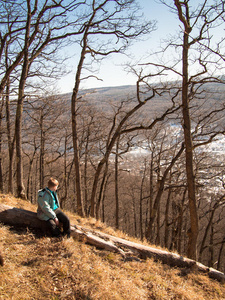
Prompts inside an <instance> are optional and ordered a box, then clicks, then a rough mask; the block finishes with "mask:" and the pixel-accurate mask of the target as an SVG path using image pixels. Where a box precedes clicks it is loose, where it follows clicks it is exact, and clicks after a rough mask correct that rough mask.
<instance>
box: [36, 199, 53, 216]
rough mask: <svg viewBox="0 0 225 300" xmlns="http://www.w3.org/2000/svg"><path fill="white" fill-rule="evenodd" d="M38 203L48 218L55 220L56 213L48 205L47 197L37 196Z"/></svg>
mask: <svg viewBox="0 0 225 300" xmlns="http://www.w3.org/2000/svg"><path fill="white" fill-rule="evenodd" d="M38 204H39V206H40V208H41V210H42V211H43V213H44V214H45V215H47V216H48V217H49V218H50V219H54V220H55V218H56V214H55V212H54V211H53V209H52V208H51V207H50V205H49V202H48V200H47V197H45V195H43V196H39V197H38Z"/></svg>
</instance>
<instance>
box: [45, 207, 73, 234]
mask: <svg viewBox="0 0 225 300" xmlns="http://www.w3.org/2000/svg"><path fill="white" fill-rule="evenodd" d="M55 214H56V217H57V218H58V220H59V223H60V225H61V224H62V228H63V232H62V231H61V230H60V228H59V227H58V226H57V225H56V224H55V221H54V220H53V219H49V220H48V221H46V223H47V226H48V228H49V229H50V231H51V234H52V236H54V237H60V236H65V235H66V236H67V237H70V220H69V218H68V217H67V215H66V214H64V212H62V211H61V209H60V208H57V209H56V210H55Z"/></svg>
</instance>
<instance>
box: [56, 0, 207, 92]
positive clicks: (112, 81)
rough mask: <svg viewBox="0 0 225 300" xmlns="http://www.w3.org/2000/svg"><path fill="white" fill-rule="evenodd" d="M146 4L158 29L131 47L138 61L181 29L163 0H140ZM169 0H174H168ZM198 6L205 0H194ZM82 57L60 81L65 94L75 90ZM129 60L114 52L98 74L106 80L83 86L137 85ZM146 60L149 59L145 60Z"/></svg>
mask: <svg viewBox="0 0 225 300" xmlns="http://www.w3.org/2000/svg"><path fill="white" fill-rule="evenodd" d="M137 1H138V2H139V4H140V6H141V7H142V12H143V13H144V16H145V18H146V20H156V21H157V29H156V31H153V32H152V33H150V35H149V36H148V38H146V40H145V41H139V42H136V43H134V44H133V45H132V47H130V48H129V50H128V53H131V54H132V60H133V61H134V60H138V59H140V58H143V60H144V57H146V55H147V53H149V51H153V50H155V49H157V47H158V46H159V44H160V41H161V40H163V39H166V38H168V36H169V35H170V34H171V35H175V34H176V32H177V31H178V29H179V25H180V22H179V20H178V17H177V16H176V15H175V14H173V13H172V12H170V11H169V8H168V7H167V6H165V5H164V4H162V3H160V1H159V0H137ZM168 2H171V1H169V0H168ZM191 2H192V3H193V4H194V5H197V4H198V3H201V2H202V0H192V1H191ZM77 59H78V56H74V57H73V58H71V59H70V61H69V65H70V67H71V69H72V70H73V71H72V73H71V74H69V75H66V76H63V77H62V78H61V79H60V80H59V81H58V82H57V88H58V89H59V90H60V92H61V93H67V92H68V93H70V92H72V90H73V87H74V82H75V72H76V67H77V62H76V60H77ZM127 62H129V56H128V57H127V56H124V55H122V54H114V55H111V56H110V57H109V58H106V59H105V60H103V62H102V64H101V67H100V71H99V73H98V74H96V75H97V76H98V77H100V78H101V79H102V81H98V80H96V79H88V80H86V81H82V84H81V88H84V89H86V88H99V87H108V86H121V85H135V84H136V80H137V77H136V76H135V75H133V74H131V73H128V72H127V71H125V70H124V67H123V65H124V64H125V63H127ZM145 62H146V61H145Z"/></svg>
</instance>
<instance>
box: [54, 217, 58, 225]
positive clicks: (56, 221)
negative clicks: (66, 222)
mask: <svg viewBox="0 0 225 300" xmlns="http://www.w3.org/2000/svg"><path fill="white" fill-rule="evenodd" d="M54 221H55V224H56V225H57V226H59V220H58V218H55V219H54Z"/></svg>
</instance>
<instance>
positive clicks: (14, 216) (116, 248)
mask: <svg viewBox="0 0 225 300" xmlns="http://www.w3.org/2000/svg"><path fill="white" fill-rule="evenodd" d="M0 222H2V223H4V224H7V225H11V226H17V227H18V226H22V227H30V228H34V229H41V230H43V231H45V230H46V227H45V226H44V225H45V222H43V221H40V220H39V219H38V218H37V214H36V213H34V212H31V211H28V210H24V209H20V208H16V207H11V206H8V205H5V204H1V203H0ZM71 236H72V237H74V238H76V239H81V240H82V241H84V242H86V243H88V244H91V245H93V246H95V247H97V248H100V249H105V250H108V251H112V252H117V253H120V254H121V255H122V257H123V258H124V259H125V260H133V259H135V260H139V259H146V258H148V257H149V258H153V259H154V260H156V261H157V260H159V261H161V262H162V263H165V264H168V265H170V266H173V267H175V266H176V267H179V268H185V269H191V270H197V271H200V272H204V273H206V274H208V276H209V277H211V278H213V279H217V280H218V281H221V282H224V281H225V275H224V273H222V272H219V271H218V270H216V269H213V268H209V267H207V266H205V265H203V264H201V263H199V262H197V261H195V260H192V259H189V258H186V257H183V256H181V255H179V254H177V253H172V252H169V251H166V250H162V249H158V248H154V247H151V246H146V245H142V244H139V243H135V242H131V241H129V240H125V239H122V238H119V237H116V236H113V235H109V234H106V233H102V232H100V231H97V230H91V229H87V228H84V227H81V226H78V225H71Z"/></svg>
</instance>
